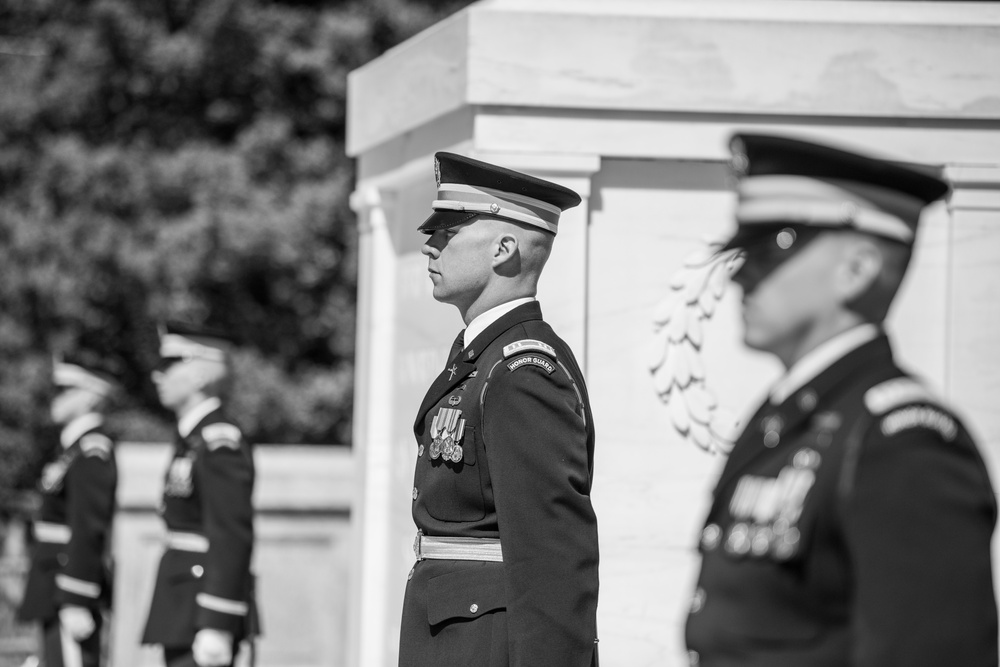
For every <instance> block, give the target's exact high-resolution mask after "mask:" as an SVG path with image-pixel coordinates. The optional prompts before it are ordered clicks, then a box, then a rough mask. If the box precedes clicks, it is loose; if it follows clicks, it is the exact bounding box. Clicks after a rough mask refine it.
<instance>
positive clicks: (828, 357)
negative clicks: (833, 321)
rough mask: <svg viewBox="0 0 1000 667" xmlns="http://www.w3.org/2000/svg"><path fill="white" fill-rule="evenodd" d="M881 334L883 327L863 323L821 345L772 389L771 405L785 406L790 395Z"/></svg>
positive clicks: (802, 359)
mask: <svg viewBox="0 0 1000 667" xmlns="http://www.w3.org/2000/svg"><path fill="white" fill-rule="evenodd" d="M879 331H880V330H879V328H878V327H877V326H876V325H874V324H859V325H858V326H856V327H854V328H853V329H848V330H847V331H845V332H843V333H840V334H837V335H836V336H834V337H833V338H831V339H830V340H828V341H825V342H823V343H820V344H819V345H817V346H816V347H815V348H813V349H812V350H810V351H809V352H807V353H806V354H805V355H804V356H803V357H802V358H801V359H799V360H798V361H797V362H795V364H794V365H793V366H792V367H791V368H789V369H788V372H786V373H785V374H784V375H783V376H782V377H781V379H779V380H778V381H777V382H776V383H775V384H774V386H773V387H772V388H771V404H772V405H780V404H782V403H784V402H785V401H786V400H787V399H788V397H789V396H791V395H792V394H794V393H795V392H796V391H798V390H799V389H800V388H802V387H803V386H805V384H806V383H807V382H809V381H810V380H812V379H813V378H815V377H816V376H818V375H819V374H820V373H822V372H823V371H825V370H826V369H827V368H829V367H830V366H832V365H833V363H834V362H835V361H837V360H838V359H841V358H843V357H844V356H846V355H847V353H848V352H851V351H852V350H856V349H857V348H859V347H861V346H862V345H864V344H865V343H867V342H868V341H871V340H875V338H877V337H878V335H879Z"/></svg>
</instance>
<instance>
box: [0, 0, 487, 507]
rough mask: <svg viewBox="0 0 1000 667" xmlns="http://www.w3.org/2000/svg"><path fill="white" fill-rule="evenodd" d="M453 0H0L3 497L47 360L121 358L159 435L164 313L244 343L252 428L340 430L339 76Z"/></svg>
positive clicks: (350, 289) (134, 431) (150, 435)
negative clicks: (157, 372)
mask: <svg viewBox="0 0 1000 667" xmlns="http://www.w3.org/2000/svg"><path fill="white" fill-rule="evenodd" d="M466 4H468V0H439V1H435V0H326V1H321V2H305V1H298V2H295V1H292V0H286V1H285V2H266V1H264V0H4V2H3V3H2V4H0V91H2V93H0V275H2V279H0V461H2V464H0V495H2V494H3V493H4V490H10V489H11V488H13V487H14V486H17V485H24V484H26V483H27V482H30V481H31V478H32V476H33V474H34V473H35V472H36V470H37V466H38V462H39V458H40V456H41V449H42V448H41V447H39V446H38V445H37V443H39V442H54V438H52V434H51V432H50V431H51V428H52V427H51V424H48V423H47V402H48V396H49V392H50V389H49V376H50V372H51V355H52V354H53V353H59V352H66V353H73V354H81V353H83V354H86V353H90V354H93V355H95V356H96V357H100V358H103V359H105V360H109V361H110V362H112V363H113V364H114V365H116V366H117V368H118V371H119V373H120V374H121V377H122V379H123V382H124V384H125V385H126V387H127V397H126V398H125V399H124V405H122V406H121V409H120V410H119V411H118V413H117V414H116V417H115V420H116V423H115V426H116V427H117V429H118V431H119V434H120V436H121V437H122V438H124V439H130V440H163V439H166V438H168V437H169V434H170V429H171V426H170V419H169V416H168V415H167V414H165V413H164V412H163V411H162V409H160V408H159V406H158V404H157V401H156V397H155V392H154V390H153V387H152V385H151V382H150V380H149V373H150V370H151V368H152V367H153V365H154V363H155V357H156V344H157V342H156V323H157V321H159V320H162V319H167V318H170V319H183V320H187V321H191V322H200V323H204V324H207V325H211V326H215V327H222V328H225V329H228V330H230V331H232V332H234V333H235V334H236V335H237V336H239V337H240V338H241V339H242V341H243V342H244V343H245V346H244V347H243V349H242V351H241V352H240V353H239V354H238V355H237V357H236V359H235V368H236V373H235V375H236V381H235V390H234V393H233V400H232V403H233V405H232V407H233V410H234V412H235V413H236V414H237V415H238V417H239V419H240V421H241V423H242V425H243V427H244V429H245V430H246V431H247V432H248V434H249V435H250V437H251V438H252V439H253V440H255V441H258V442H296V443H299V442H307V443H347V442H349V439H350V417H351V396H352V380H353V377H352V373H353V368H352V363H353V362H352V360H353V343H354V311H355V274H356V253H355V231H354V219H353V215H352V213H351V211H350V210H349V209H348V205H347V200H348V194H349V193H350V191H351V189H352V185H353V178H354V172H353V164H352V162H351V161H350V160H349V159H348V158H347V157H346V156H345V155H344V126H345V114H346V103H345V97H346V87H347V85H346V84H347V73H348V72H349V71H351V70H352V69H355V68H356V67H358V66H360V65H361V64H363V63H365V62H366V61H368V60H370V59H372V58H374V57H376V56H378V55H379V54H380V53H382V52H383V51H385V50H386V49H388V48H389V47H391V46H393V45H395V44H397V43H399V42H401V41H403V40H405V39H407V38H408V37H410V36H412V35H413V34H415V33H416V32H418V31H420V30H422V29H423V28H425V27H427V26H429V25H431V24H432V23H434V22H436V21H437V20H439V19H441V18H442V17H444V16H445V15H447V14H449V13H451V12H453V11H455V10H457V9H459V8H461V7H462V6H464V5H466ZM0 504H2V502H0Z"/></svg>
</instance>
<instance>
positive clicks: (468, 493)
mask: <svg viewBox="0 0 1000 667" xmlns="http://www.w3.org/2000/svg"><path fill="white" fill-rule="evenodd" d="M459 444H460V446H461V447H462V451H461V458H460V459H459V460H458V461H452V460H446V458H445V456H444V455H442V456H439V457H438V458H436V459H432V460H431V462H430V466H431V469H430V471H429V472H428V474H427V481H426V487H425V488H424V489H423V490H422V491H421V493H422V494H423V501H424V504H425V506H426V507H427V513H428V514H430V515H431V516H432V517H434V518H435V519H437V520H438V521H452V522H468V521H478V520H480V519H482V518H483V517H485V516H486V503H485V500H484V496H483V482H482V479H481V466H479V465H476V457H477V451H476V450H477V449H478V447H479V441H478V437H477V434H476V429H475V428H474V427H472V426H467V427H465V431H464V433H463V435H462V440H461V441H460V443H459ZM456 458H457V457H456Z"/></svg>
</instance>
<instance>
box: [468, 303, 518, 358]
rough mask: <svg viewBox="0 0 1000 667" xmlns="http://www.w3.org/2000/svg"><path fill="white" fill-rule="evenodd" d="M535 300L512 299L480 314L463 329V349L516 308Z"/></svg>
mask: <svg viewBox="0 0 1000 667" xmlns="http://www.w3.org/2000/svg"><path fill="white" fill-rule="evenodd" d="M534 300H535V297H533V296H526V297H523V298H521V299H514V300H513V301H508V302H507V303H502V304H500V305H499V306H494V307H493V308H490V309H489V310H487V311H486V312H485V313H480V314H479V316H478V317H476V318H475V319H474V320H472V321H471V322H469V326H468V327H467V328H466V329H465V344H464V345H463V349H464V348H466V347H468V346H469V343H471V342H472V341H474V340H476V336H478V335H479V334H481V333H483V332H484V331H486V329H487V328H489V326H490V325H491V324H493V323H494V322H496V321H497V320H499V319H500V318H501V317H503V316H504V315H506V314H507V313H509V312H510V311H512V310H514V309H515V308H517V307H518V306H523V305H524V304H526V303H531V302H532V301H534Z"/></svg>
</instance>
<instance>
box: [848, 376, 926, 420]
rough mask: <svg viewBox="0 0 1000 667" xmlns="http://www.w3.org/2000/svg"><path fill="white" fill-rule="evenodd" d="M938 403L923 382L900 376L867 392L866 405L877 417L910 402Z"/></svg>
mask: <svg viewBox="0 0 1000 667" xmlns="http://www.w3.org/2000/svg"><path fill="white" fill-rule="evenodd" d="M921 402H923V403H937V400H936V399H935V398H934V396H933V395H932V394H931V392H930V390H928V389H927V387H925V386H924V385H923V384H921V383H920V382H917V381H916V380H914V379H913V378H908V377H898V378H893V379H892V380H886V381H885V382H882V383H881V384H877V385H875V386H874V387H872V388H871V389H869V390H868V391H866V392H865V407H867V408H868V411H869V412H871V413H872V414H873V415H875V416H876V417H877V416H878V415H882V414H885V413H886V412H889V411H890V410H892V409H893V408H897V407H899V406H901V405H906V404H908V403H921Z"/></svg>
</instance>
